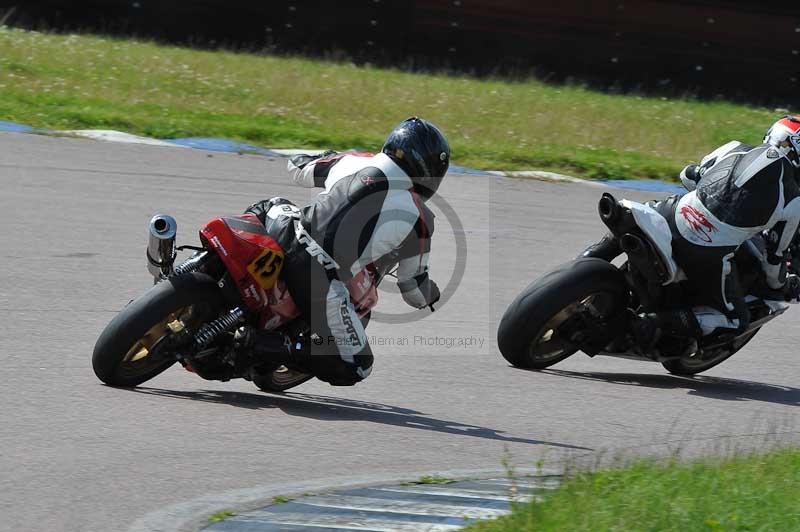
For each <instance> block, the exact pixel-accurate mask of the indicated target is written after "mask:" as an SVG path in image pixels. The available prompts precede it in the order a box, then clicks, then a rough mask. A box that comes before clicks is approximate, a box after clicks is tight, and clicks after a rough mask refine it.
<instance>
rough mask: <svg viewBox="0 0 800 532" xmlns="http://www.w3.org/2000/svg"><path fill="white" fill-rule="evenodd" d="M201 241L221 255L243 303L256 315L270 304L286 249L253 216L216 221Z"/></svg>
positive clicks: (204, 233) (247, 215)
mask: <svg viewBox="0 0 800 532" xmlns="http://www.w3.org/2000/svg"><path fill="white" fill-rule="evenodd" d="M200 238H201V239H202V240H203V241H204V242H205V243H206V244H207V245H208V246H209V247H210V248H212V249H213V250H214V251H215V252H216V253H217V255H219V257H220V259H221V260H222V262H223V264H224V265H225V268H227V270H228V272H229V273H230V275H231V278H232V279H233V281H234V282H235V283H236V286H237V288H238V289H239V293H240V294H241V296H242V300H243V301H244V303H245V304H246V305H247V306H248V307H249V308H250V309H251V310H254V311H257V312H261V311H263V310H264V309H265V308H267V307H268V306H269V304H270V300H269V297H268V294H270V293H271V292H272V290H273V287H274V286H275V284H276V281H277V280H278V276H279V275H280V272H281V269H282V267H283V260H284V251H283V248H282V247H281V246H280V245H279V244H278V243H277V242H276V241H275V240H274V239H273V238H272V237H271V236H269V235H268V234H267V231H266V229H265V228H264V225H263V224H262V223H261V222H260V221H259V220H258V218H257V217H256V216H255V215H253V214H243V215H239V216H230V217H221V218H214V219H213V220H211V221H210V222H208V223H207V224H206V225H205V227H203V228H202V229H201V230H200Z"/></svg>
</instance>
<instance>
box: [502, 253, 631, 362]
mask: <svg viewBox="0 0 800 532" xmlns="http://www.w3.org/2000/svg"><path fill="white" fill-rule="evenodd" d="M627 299H628V289H627V285H626V283H625V278H624V276H623V274H622V272H620V271H619V269H617V268H616V267H615V266H614V265H613V264H610V263H609V262H606V261H604V260H601V259H595V258H584V259H577V260H574V261H572V262H569V263H567V264H564V265H562V266H560V267H559V268H557V269H555V270H553V271H551V272H550V273H547V274H545V275H544V276H543V277H541V278H540V279H538V280H536V281H534V282H533V283H532V284H531V285H529V286H528V287H527V288H526V289H525V290H524V291H523V292H522V293H521V294H520V295H519V296H517V298H516V299H515V300H514V301H513V302H512V303H511V305H510V306H509V307H508V309H507V310H506V312H505V314H504V315H503V318H502V320H501V321H500V326H499V328H498V331H497V344H498V347H499V348H500V352H501V353H502V355H503V357H504V358H505V359H506V360H507V361H508V362H510V363H511V364H512V365H513V366H516V367H518V368H526V369H544V368H547V367H549V366H552V365H553V364H556V363H558V362H561V361H562V360H564V359H565V358H567V357H569V356H571V355H572V354H574V353H575V351H577V348H576V347H575V346H574V345H572V344H570V343H569V342H567V341H565V340H564V339H562V338H560V337H558V332H557V326H558V325H559V324H560V323H563V320H562V321H561V322H558V319H559V316H563V315H565V314H568V312H569V311H570V309H572V310H573V311H574V309H575V308H576V307H577V306H578V305H579V304H581V303H582V302H586V301H589V302H590V303H592V304H594V301H598V302H602V306H603V312H602V314H603V318H604V319H606V318H610V317H612V316H614V315H617V314H618V313H619V312H622V311H624V309H625V305H626V302H627ZM598 304H599V303H598ZM567 317H568V316H567ZM564 319H566V318H564Z"/></svg>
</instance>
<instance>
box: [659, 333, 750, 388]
mask: <svg viewBox="0 0 800 532" xmlns="http://www.w3.org/2000/svg"><path fill="white" fill-rule="evenodd" d="M760 330H761V328H760V327H759V328H758V329H754V330H752V331H750V332H748V333H747V334H745V335H744V336H741V337H739V338H737V339H735V340H734V341H732V342H731V343H730V344H728V345H725V346H722V347H718V348H717V349H713V350H710V351H708V352H703V353H700V354H696V355H694V356H684V357H681V358H677V359H674V360H666V361H664V362H662V363H661V365H662V366H664V369H666V370H667V371H669V372H670V373H672V374H673V375H682V376H690V375H697V374H698V373H702V372H703V371H706V370H709V369H711V368H713V367H714V366H717V365H719V364H722V363H723V362H725V361H726V360H728V359H729V358H730V357H732V356H733V355H734V354H735V353H736V352H737V351H739V350H740V349H741V348H743V347H744V346H745V345H746V344H747V343H748V342H749V341H750V340H752V339H753V337H754V336H755V335H756V334H757V333H758V331H760Z"/></svg>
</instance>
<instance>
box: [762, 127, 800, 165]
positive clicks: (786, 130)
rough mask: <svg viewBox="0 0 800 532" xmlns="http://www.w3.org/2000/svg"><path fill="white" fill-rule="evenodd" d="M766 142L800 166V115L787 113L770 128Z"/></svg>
mask: <svg viewBox="0 0 800 532" xmlns="http://www.w3.org/2000/svg"><path fill="white" fill-rule="evenodd" d="M764 143H765V144H769V145H770V146H772V147H774V148H775V149H777V150H778V151H779V152H780V154H781V155H783V156H784V157H786V158H787V159H789V162H791V163H792V164H793V165H794V166H795V167H796V168H800V116H791V115H786V116H784V117H783V118H781V119H780V120H778V121H777V122H775V123H774V124H772V127H771V128H769V131H767V135H766V136H765V137H764Z"/></svg>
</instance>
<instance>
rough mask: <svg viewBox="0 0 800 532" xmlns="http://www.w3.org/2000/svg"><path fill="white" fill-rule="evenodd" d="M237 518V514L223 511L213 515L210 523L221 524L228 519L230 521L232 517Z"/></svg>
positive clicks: (209, 520) (209, 519)
mask: <svg viewBox="0 0 800 532" xmlns="http://www.w3.org/2000/svg"><path fill="white" fill-rule="evenodd" d="M235 516H236V514H235V513H234V512H232V511H230V510H222V511H220V512H216V513H214V514H212V515H211V516H210V517H209V518H208V523H209V524H211V525H213V524H214V523H221V522H222V521H225V520H226V519H230V518H231V517H235Z"/></svg>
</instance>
